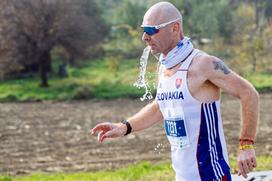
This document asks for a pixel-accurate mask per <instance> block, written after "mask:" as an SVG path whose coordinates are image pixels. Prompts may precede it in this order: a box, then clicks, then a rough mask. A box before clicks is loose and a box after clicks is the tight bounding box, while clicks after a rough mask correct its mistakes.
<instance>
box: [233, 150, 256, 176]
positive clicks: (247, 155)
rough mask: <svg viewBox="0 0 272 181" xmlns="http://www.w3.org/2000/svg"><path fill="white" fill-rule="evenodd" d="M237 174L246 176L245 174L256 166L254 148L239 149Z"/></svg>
mask: <svg viewBox="0 0 272 181" xmlns="http://www.w3.org/2000/svg"><path fill="white" fill-rule="evenodd" d="M237 163H238V175H239V176H240V175H242V176H243V177H244V178H247V174H248V173H249V172H251V171H252V170H253V169H254V168H256V166H257V162H256V155H255V150H254V149H245V150H240V153H239V155H238V158H237Z"/></svg>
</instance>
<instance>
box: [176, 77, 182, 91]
mask: <svg viewBox="0 0 272 181" xmlns="http://www.w3.org/2000/svg"><path fill="white" fill-rule="evenodd" d="M181 84H182V79H181V78H177V79H176V88H177V89H178V88H180V86H181Z"/></svg>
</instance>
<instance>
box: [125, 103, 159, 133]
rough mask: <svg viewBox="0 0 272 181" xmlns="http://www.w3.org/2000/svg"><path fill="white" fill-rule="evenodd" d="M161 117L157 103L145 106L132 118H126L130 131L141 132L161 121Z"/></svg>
mask: <svg viewBox="0 0 272 181" xmlns="http://www.w3.org/2000/svg"><path fill="white" fill-rule="evenodd" d="M162 119H163V116H162V113H161V111H160V108H159V104H158V103H157V101H153V102H152V103H150V104H148V105H146V106H145V107H144V108H143V109H141V110H140V111H139V112H138V113H136V114H135V115H134V116H132V117H130V118H128V120H127V121H128V122H129V123H130V125H131V127H132V131H141V130H143V129H146V128H149V127H151V126H152V125H154V124H155V123H157V122H160V121H162Z"/></svg>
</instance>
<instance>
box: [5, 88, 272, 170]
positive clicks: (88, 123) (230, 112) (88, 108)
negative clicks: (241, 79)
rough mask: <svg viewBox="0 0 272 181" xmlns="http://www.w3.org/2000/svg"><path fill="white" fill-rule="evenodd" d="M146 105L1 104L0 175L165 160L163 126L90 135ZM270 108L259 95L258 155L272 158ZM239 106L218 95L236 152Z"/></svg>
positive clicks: (270, 97) (270, 100) (267, 98)
mask: <svg viewBox="0 0 272 181" xmlns="http://www.w3.org/2000/svg"><path fill="white" fill-rule="evenodd" d="M145 104H147V102H141V101H139V100H130V99H119V100H112V101H78V102H38V103H4V104H0V143H1V144H0V173H2V174H3V173H4V174H11V175H14V174H29V173H31V172H59V171H64V172H76V171H95V170H101V169H114V168H118V167H123V166H125V165H126V164H133V163H136V162H138V161H142V160H148V161H152V162H158V161H165V160H168V159H169V153H170V148H169V144H168V142H167V140H166V138H165V135H164V130H163V124H158V125H156V126H154V127H152V128H149V129H147V130H145V131H143V132H140V133H136V134H131V135H129V136H127V137H123V138H120V139H118V140H110V141H106V142H105V143H104V144H98V143H97V140H96V138H95V137H92V136H90V135H89V129H90V128H92V127H93V126H94V125H95V124H97V123H98V122H102V121H119V120H122V119H124V118H126V117H128V116H129V115H131V114H133V113H135V112H137V111H138V110H139V109H140V108H141V107H142V106H143V105H145ZM271 107H272V93H269V94H268V93H267V94H262V95H261V121H260V124H259V128H258V137H257V140H256V142H257V143H256V147H257V155H270V156H272V144H271V143H272V137H271V132H272V122H271V115H272V113H271V111H272V109H271ZM239 109H240V108H239V102H238V101H237V100H235V99H234V98H232V97H230V96H227V95H223V96H222V107H221V110H222V116H223V123H224V130H225V136H226V139H227V144H228V150H229V154H230V155H236V152H237V145H238V138H239V136H238V135H239V129H240V126H239V125H240V121H239Z"/></svg>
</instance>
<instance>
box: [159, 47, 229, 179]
mask: <svg viewBox="0 0 272 181" xmlns="http://www.w3.org/2000/svg"><path fill="white" fill-rule="evenodd" d="M200 53H204V52H200V51H199V50H197V49H194V50H193V51H192V53H191V55H189V57H188V58H187V59H186V60H185V61H184V62H183V63H182V64H181V66H180V68H179V70H178V71H177V72H176V73H175V74H174V75H172V76H170V77H165V76H164V75H163V73H161V71H160V73H159V83H158V88H157V95H156V101H157V102H158V104H159V107H160V110H161V112H162V114H163V118H164V125H165V131H166V135H167V138H168V140H169V142H170V144H171V158H172V167H173V169H174V171H175V173H176V180H177V181H200V180H203V181H204V180H205V181H206V180H209V181H210V180H221V178H222V176H223V175H229V174H230V173H229V172H230V171H229V166H228V157H227V149H226V143H225V138H224V133H223V127H222V121H221V113H220V101H215V102H211V103H202V102H200V101H198V100H196V99H195V98H194V97H193V96H192V95H191V94H190V91H189V89H188V85H187V72H188V68H189V66H190V64H191V62H192V59H193V58H194V57H195V56H196V55H197V54H200Z"/></svg>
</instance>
